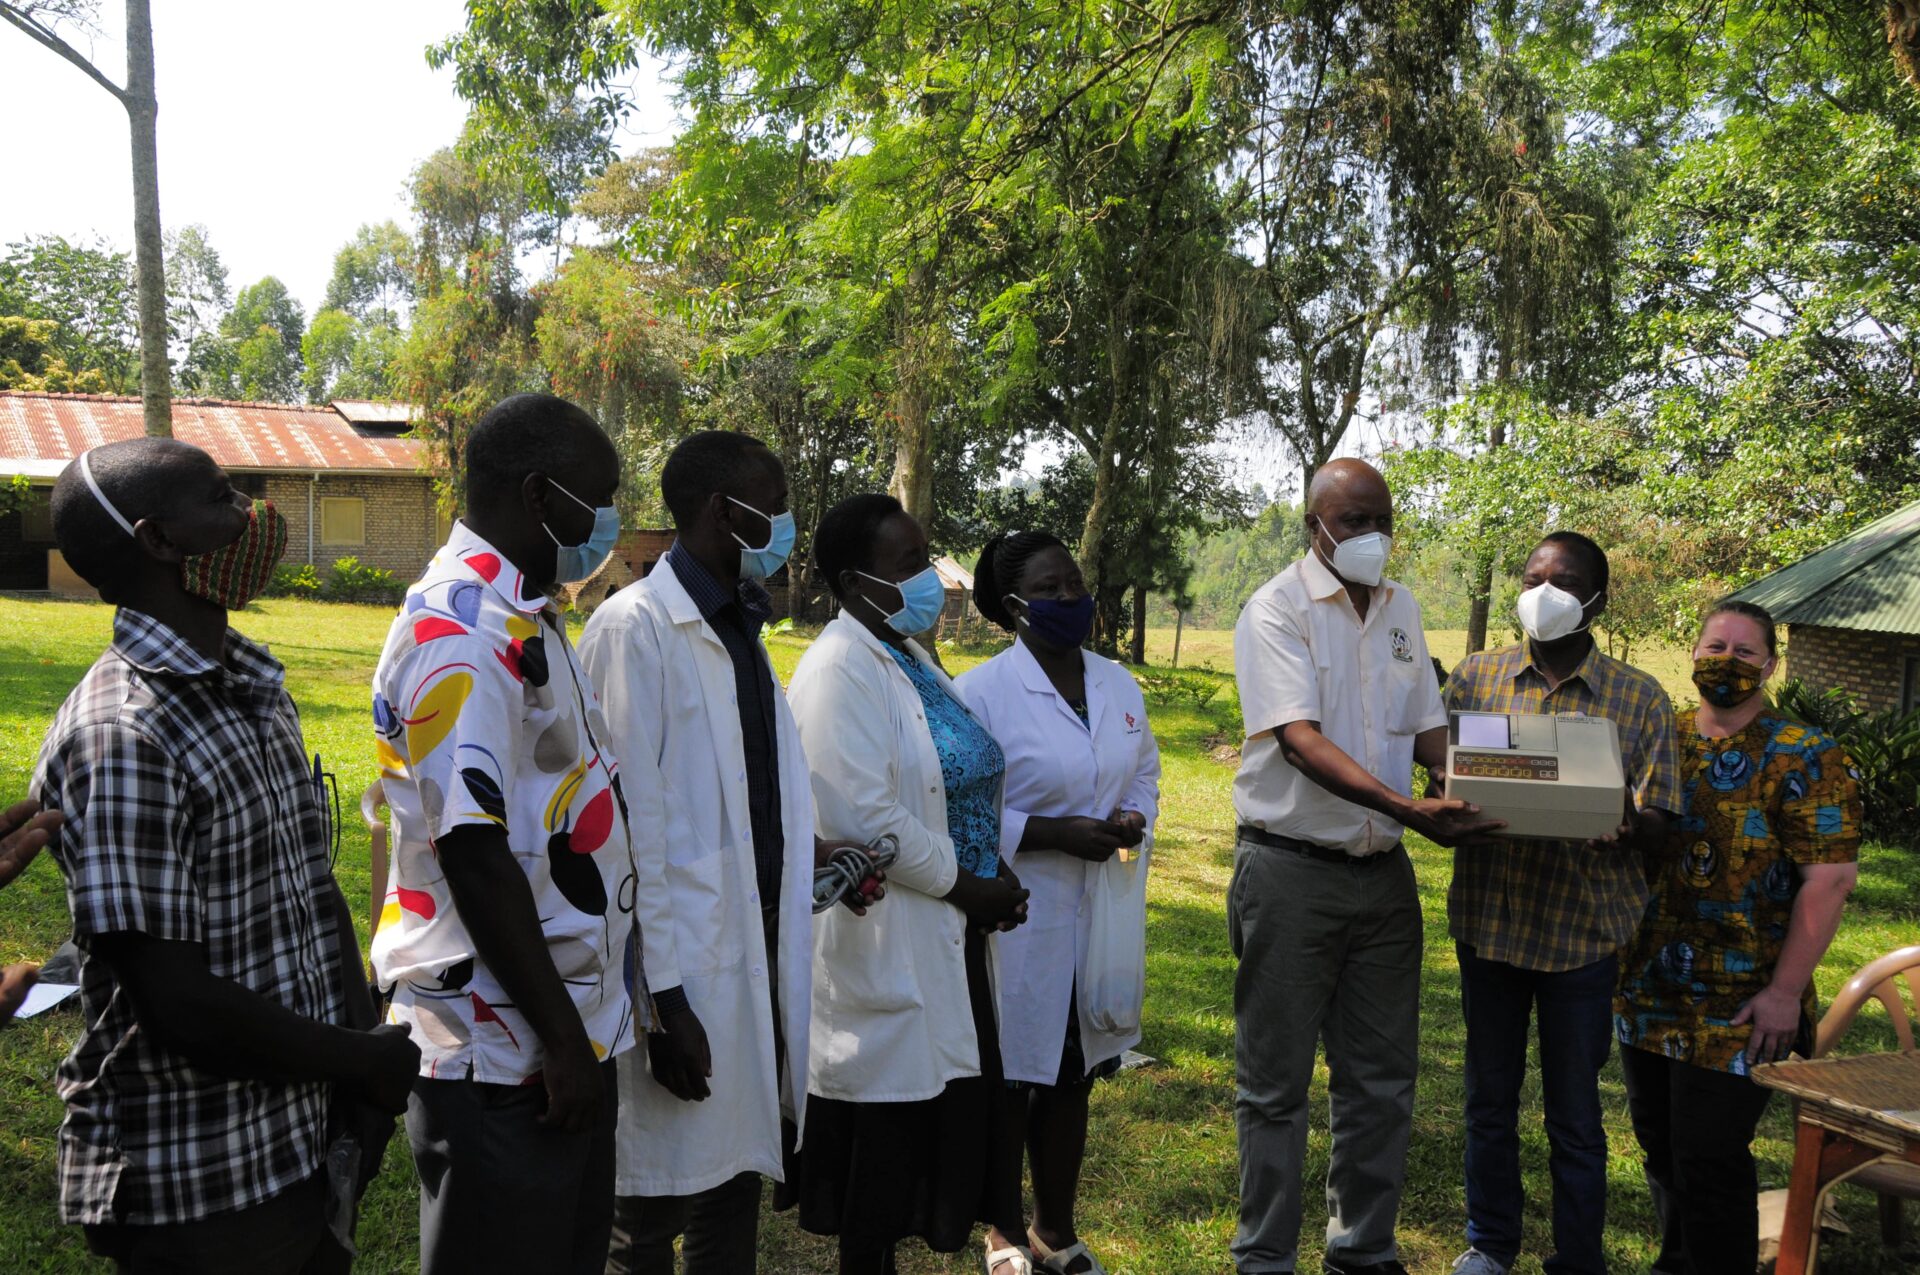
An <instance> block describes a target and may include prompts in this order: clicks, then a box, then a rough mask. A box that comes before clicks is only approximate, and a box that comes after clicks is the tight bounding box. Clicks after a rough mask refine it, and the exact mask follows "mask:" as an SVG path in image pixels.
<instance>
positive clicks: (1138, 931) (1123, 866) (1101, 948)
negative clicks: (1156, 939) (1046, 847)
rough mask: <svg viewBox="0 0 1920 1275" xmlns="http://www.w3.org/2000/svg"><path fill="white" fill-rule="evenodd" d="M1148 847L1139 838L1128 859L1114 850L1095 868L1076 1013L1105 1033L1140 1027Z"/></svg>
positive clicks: (1122, 1033) (1144, 988)
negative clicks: (1078, 1003)
mask: <svg viewBox="0 0 1920 1275" xmlns="http://www.w3.org/2000/svg"><path fill="white" fill-rule="evenodd" d="M1147 849H1148V846H1147V844H1146V843H1143V844H1142V845H1141V846H1140V847H1139V849H1138V850H1136V851H1135V852H1134V853H1133V854H1132V855H1131V856H1130V857H1129V859H1128V861H1127V862H1125V863H1122V862H1121V861H1120V857H1119V856H1118V855H1115V856H1114V857H1113V858H1111V859H1108V860H1107V861H1106V862H1105V863H1102V864H1100V865H1098V867H1096V868H1095V869H1094V874H1093V890H1092V898H1091V899H1090V900H1089V901H1088V907H1089V908H1091V909H1092V915H1091V917H1090V918H1089V923H1088V933H1087V973H1086V977H1085V978H1084V979H1083V980H1082V981H1081V983H1080V991H1079V998H1080V1012H1081V1013H1082V1014H1085V1015H1086V1019H1087V1023H1088V1024H1089V1025H1090V1026H1091V1027H1092V1028H1093V1029H1094V1030H1095V1031H1098V1032H1102V1033H1105V1034H1106V1035H1109V1036H1126V1035H1130V1034H1131V1033H1133V1032H1136V1031H1139V1030H1140V1005H1141V1002H1142V1001H1144V1000H1145V999H1146V992H1147V859H1148V857H1149V856H1148V854H1147Z"/></svg>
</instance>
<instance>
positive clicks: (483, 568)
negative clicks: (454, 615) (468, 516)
mask: <svg viewBox="0 0 1920 1275" xmlns="http://www.w3.org/2000/svg"><path fill="white" fill-rule="evenodd" d="M441 552H443V553H445V554H446V555H447V556H448V557H449V558H451V559H453V560H454V561H456V562H458V563H460V564H461V565H462V566H464V567H465V568H466V569H467V570H468V571H470V572H472V573H473V574H474V575H476V576H478V577H479V578H480V579H481V580H483V581H485V582H486V584H487V585H488V586H489V587H490V588H492V589H493V591H494V592H495V593H497V594H499V595H500V596H501V598H503V599H505V601H506V603H507V605H508V606H510V607H512V608H513V609H514V610H516V611H519V612H522V613H523V614H526V615H533V614H536V613H537V612H540V611H544V610H546V609H547V607H548V606H549V605H551V603H550V602H549V600H548V599H547V598H546V597H545V596H544V595H541V594H535V593H534V592H533V590H534V587H535V586H534V584H533V582H532V581H530V580H528V579H527V578H526V576H525V575H523V574H522V573H521V571H520V568H518V567H516V566H514V565H513V563H512V561H511V560H510V559H508V557H507V555H506V554H504V553H501V552H500V551H499V550H498V549H496V548H494V547H493V546H492V545H490V544H488V543H487V541H486V540H485V539H484V538H482V537H481V536H480V534H479V533H478V532H476V531H474V529H473V528H472V527H469V526H468V525H467V523H466V520H465V519H461V520H460V521H459V522H456V523H454V524H453V533H452V534H451V535H449V536H448V537H447V546H446V548H445V549H443V550H442V551H441Z"/></svg>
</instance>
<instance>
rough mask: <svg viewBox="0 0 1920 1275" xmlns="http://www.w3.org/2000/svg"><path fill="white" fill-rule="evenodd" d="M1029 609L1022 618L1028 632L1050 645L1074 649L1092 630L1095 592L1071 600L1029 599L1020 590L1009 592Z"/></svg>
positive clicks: (1011, 596) (1010, 595) (1062, 648)
mask: <svg viewBox="0 0 1920 1275" xmlns="http://www.w3.org/2000/svg"><path fill="white" fill-rule="evenodd" d="M1007 596H1008V597H1010V598H1012V599H1013V600H1014V601H1015V602H1018V603H1019V604H1020V605H1021V606H1023V607H1025V608H1026V609H1027V614H1026V615H1025V617H1023V618H1024V619H1025V621H1026V626H1027V632H1029V633H1031V634H1032V635H1033V636H1034V637H1037V638H1039V639H1040V640H1041V641H1042V642H1045V643H1046V644H1047V645H1048V646H1057V647H1059V648H1060V649H1061V650H1063V651H1064V650H1072V649H1073V648H1074V647H1077V646H1079V645H1080V644H1081V643H1083V642H1085V641H1086V640H1087V634H1089V633H1091V632H1093V595H1092V594H1091V593H1086V594H1082V595H1081V596H1079V597H1077V598H1075V599H1074V600H1073V601H1071V602H1061V601H1059V600H1058V599H1055V598H1035V599H1034V600H1033V601H1031V602H1029V601H1027V600H1026V599H1025V598H1023V597H1021V596H1020V595H1019V594H1017V593H1010V594H1008V595H1007Z"/></svg>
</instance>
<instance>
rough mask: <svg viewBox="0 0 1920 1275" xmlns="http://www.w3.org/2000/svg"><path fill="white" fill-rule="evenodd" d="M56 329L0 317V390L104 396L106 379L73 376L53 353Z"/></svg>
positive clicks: (91, 375) (48, 323)
mask: <svg viewBox="0 0 1920 1275" xmlns="http://www.w3.org/2000/svg"><path fill="white" fill-rule="evenodd" d="M59 329H60V325H59V324H57V323H55V322H54V321H53V320H52V319H27V318H22V317H20V316H19V315H7V314H0V390H42V391H48V392H52V393H56V394H104V393H106V390H107V378H106V377H105V376H103V375H102V374H101V373H99V372H97V371H84V372H75V371H73V370H72V369H70V368H69V367H68V366H67V364H66V360H64V359H62V358H61V357H60V355H59V354H58V353H57V352H56V350H57V348H58V335H59Z"/></svg>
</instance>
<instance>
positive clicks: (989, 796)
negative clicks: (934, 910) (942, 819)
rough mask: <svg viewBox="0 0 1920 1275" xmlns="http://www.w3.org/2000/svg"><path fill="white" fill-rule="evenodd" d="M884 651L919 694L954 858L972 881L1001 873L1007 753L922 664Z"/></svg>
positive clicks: (900, 653)
mask: <svg viewBox="0 0 1920 1275" xmlns="http://www.w3.org/2000/svg"><path fill="white" fill-rule="evenodd" d="M887 651H888V653H889V654H891V655H892V656H893V658H894V662H895V663H897V664H898V665H899V666H900V670H901V672H903V673H905V674H906V675H907V677H908V678H909V679H911V680H912V682H913V689H914V690H916V691H918V692H920V703H921V705H922V706H923V707H924V708H925V709H926V710H927V729H928V731H930V732H932V734H933V750H934V751H935V752H936V753H938V754H939V755H940V777H941V778H942V779H943V780H944V781H945V782H946V789H947V835H948V836H949V837H951V838H952V839H953V857H954V858H955V859H956V860H958V861H959V864H960V867H961V869H962V870H963V871H966V872H971V873H972V874H973V875H974V876H976V877H994V876H998V875H999V874H1000V781H1001V779H1002V778H1003V777H1004V776H1005V775H1006V773H1007V755H1006V753H1004V752H1003V751H1001V748H1000V741H999V740H997V739H995V738H994V737H993V736H992V735H991V734H989V733H988V731H987V728H986V727H985V726H982V725H981V724H980V719H979V718H977V717H975V716H974V715H973V714H972V713H970V712H968V711H967V708H966V705H964V704H962V703H961V702H960V701H959V700H957V699H955V698H954V697H953V696H951V695H949V694H947V688H946V687H944V686H942V685H940V679H939V678H937V677H935V676H934V675H933V674H932V673H931V672H930V671H928V669H927V666H926V665H924V664H922V663H921V662H920V661H919V660H916V659H914V658H913V656H911V655H909V654H907V653H906V652H905V651H903V650H901V649H900V648H899V647H897V646H892V645H889V646H888V647H887Z"/></svg>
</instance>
